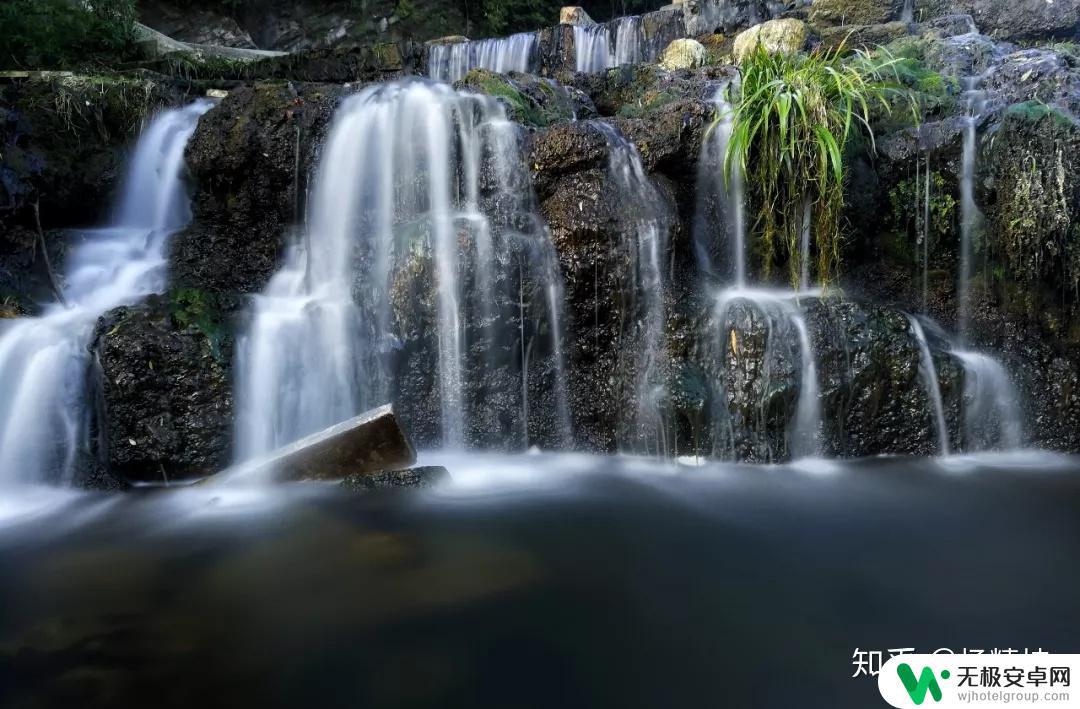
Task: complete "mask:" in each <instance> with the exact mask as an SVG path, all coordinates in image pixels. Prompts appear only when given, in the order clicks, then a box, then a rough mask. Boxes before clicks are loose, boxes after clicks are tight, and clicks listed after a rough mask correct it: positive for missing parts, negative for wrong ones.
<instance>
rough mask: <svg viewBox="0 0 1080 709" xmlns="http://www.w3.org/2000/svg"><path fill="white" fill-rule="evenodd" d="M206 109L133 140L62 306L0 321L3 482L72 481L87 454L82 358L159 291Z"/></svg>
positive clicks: (87, 234)
mask: <svg viewBox="0 0 1080 709" xmlns="http://www.w3.org/2000/svg"><path fill="white" fill-rule="evenodd" d="M212 106H213V104H212V103H210V102H209V101H197V102H195V103H193V104H191V105H189V106H187V107H186V108H182V109H177V110H170V111H164V112H163V113H161V114H160V115H158V116H157V117H156V118H154V119H153V121H151V122H150V124H149V125H148V126H147V128H146V130H145V131H143V134H142V135H141V136H140V138H139V141H138V145H137V146H136V147H135V151H134V153H133V155H132V158H131V161H130V163H129V165H128V168H127V175H126V178H125V181H124V187H123V191H122V193H121V198H120V202H119V205H118V207H117V209H116V213H115V216H114V217H113V219H112V224H111V225H110V226H108V227H106V228H103V229H96V230H87V231H83V232H80V233H79V237H80V241H79V242H78V245H77V246H76V247H75V249H74V250H73V252H72V253H71V255H70V256H69V258H68V263H67V266H66V269H65V273H64V278H63V283H64V287H63V293H64V299H65V300H66V302H67V305H66V306H64V305H60V304H55V305H51V306H48V307H47V308H46V309H45V312H44V313H43V314H42V315H41V316H40V317H36V318H24V319H16V320H12V321H8V322H6V323H4V322H3V321H0V483H15V482H19V483H69V482H71V480H72V477H73V476H74V473H75V469H76V467H77V464H78V462H79V456H80V455H87V454H88V453H89V438H88V437H89V433H90V424H91V418H92V415H93V411H92V409H93V407H92V405H91V397H90V396H89V392H88V388H89V383H88V377H89V376H90V370H91V367H92V366H93V365H92V360H93V357H92V354H91V352H90V350H89V347H90V345H91V340H92V338H93V334H94V327H95V326H96V324H97V320H98V318H99V317H100V316H101V315H103V314H104V313H105V312H107V311H108V310H111V309H113V308H116V307H119V306H121V305H130V304H132V303H135V302H137V301H138V300H139V299H141V298H143V297H145V296H147V295H150V294H152V293H160V292H161V291H163V290H164V289H165V285H166V283H165V277H166V268H165V266H166V254H165V247H166V242H167V240H168V237H169V235H170V234H172V233H173V232H175V231H176V230H178V229H180V228H181V227H183V226H184V225H185V224H186V223H187V222H188V220H189V219H190V218H191V213H190V208H189V206H188V199H187V194H186V192H185V189H184V184H183V180H182V177H183V170H184V148H185V147H186V145H187V142H188V139H189V138H190V137H191V135H192V133H194V132H195V127H196V125H197V123H198V121H199V117H200V116H202V114H204V113H205V112H206V111H208V110H209V109H210V108H211V107H212Z"/></svg>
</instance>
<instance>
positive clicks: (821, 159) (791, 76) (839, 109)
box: [725, 47, 898, 285]
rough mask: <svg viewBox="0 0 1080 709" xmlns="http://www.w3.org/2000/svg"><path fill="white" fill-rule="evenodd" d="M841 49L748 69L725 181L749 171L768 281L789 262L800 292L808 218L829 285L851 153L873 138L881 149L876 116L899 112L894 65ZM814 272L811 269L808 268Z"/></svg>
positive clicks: (761, 61)
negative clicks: (852, 144)
mask: <svg viewBox="0 0 1080 709" xmlns="http://www.w3.org/2000/svg"><path fill="white" fill-rule="evenodd" d="M842 50H843V48H842V47H838V48H836V49H835V50H831V51H814V52H811V53H810V54H795V53H792V54H780V53H778V54H770V53H768V52H767V51H765V50H763V49H760V48H759V49H758V50H756V51H755V52H754V53H752V54H751V55H750V56H748V57H747V58H746V59H745V60H744V62H743V65H742V86H741V95H740V97H739V100H738V103H737V105H736V107H735V116H734V128H733V131H732V136H731V140H730V141H729V142H728V150H727V155H726V160H725V174H729V175H730V174H731V170H732V169H733V168H735V167H737V168H738V169H741V170H743V171H744V173H745V175H746V184H747V185H750V186H751V194H750V199H751V203H750V204H751V209H752V211H751V213H752V215H753V218H754V220H755V234H756V235H757V237H758V243H759V244H760V252H761V256H762V258H763V267H764V272H765V276H766V277H768V276H769V275H770V274H771V270H772V267H773V265H774V262H775V261H776V260H777V258H778V256H786V257H787V263H788V270H789V276H790V280H791V282H792V284H793V285H798V283H799V277H800V270H801V265H802V262H801V256H800V249H799V242H800V237H801V235H802V231H803V228H804V210H806V208H807V206H809V217H810V218H809V226H810V229H811V233H812V234H813V241H814V247H815V249H816V252H817V269H816V270H817V277H818V279H819V280H820V281H821V283H822V284H828V283H829V281H830V280H831V279H832V278H833V277H834V276H835V275H836V272H837V269H838V268H839V261H840V242H841V226H840V215H841V212H842V210H843V206H844V175H845V172H844V150H845V147H846V146H847V144H848V141H849V139H851V138H852V137H854V136H855V135H859V134H865V135H866V136H867V137H868V138H869V146H870V149H871V150H872V149H873V145H874V142H873V141H874V139H873V131H872V130H871V128H870V122H869V120H870V107H871V105H872V104H876V105H879V106H881V107H882V109H884V110H886V111H887V110H890V106H889V102H888V100H887V98H888V96H889V94H890V93H891V92H893V91H896V90H898V89H897V85H896V83H895V76H893V77H892V78H893V79H894V80H893V81H892V82H886V81H884V78H885V76H886V75H887V73H888V72H889V70H890V69H891V68H892V66H893V64H895V60H892V59H889V60H885V61H880V60H879V61H875V60H872V59H871V58H870V57H869V56H867V55H865V54H862V53H860V54H858V55H857V58H858V61H851V62H845V61H843V60H842V59H841V56H840V52H841V51H842ZM808 267H809V265H808Z"/></svg>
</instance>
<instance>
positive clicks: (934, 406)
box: [908, 316, 949, 455]
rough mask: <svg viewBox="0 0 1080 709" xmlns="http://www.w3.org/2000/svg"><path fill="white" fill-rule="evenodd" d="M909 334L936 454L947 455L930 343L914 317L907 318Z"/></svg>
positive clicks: (947, 444) (947, 437) (943, 407)
mask: <svg viewBox="0 0 1080 709" xmlns="http://www.w3.org/2000/svg"><path fill="white" fill-rule="evenodd" d="M908 321H909V322H910V323H911V333H912V335H914V337H915V342H916V344H917V345H918V348H919V376H920V377H921V378H922V380H923V386H924V387H926V396H927V397H928V398H929V399H930V406H931V412H932V414H933V417H934V426H935V429H936V431H937V441H938V454H939V455H949V428H948V426H947V424H946V423H945V405H944V404H943V403H942V400H941V386H940V384H939V383H938V377H937V369H936V368H935V367H934V358H933V356H932V355H931V354H930V343H929V342H928V341H927V339H926V333H925V332H924V331H923V327H922V324H921V323H920V322H919V319H918V318H916V317H913V316H912V317H909V318H908Z"/></svg>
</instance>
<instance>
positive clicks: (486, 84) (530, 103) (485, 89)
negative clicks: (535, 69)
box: [455, 69, 575, 128]
mask: <svg viewBox="0 0 1080 709" xmlns="http://www.w3.org/2000/svg"><path fill="white" fill-rule="evenodd" d="M455 87H457V88H464V89H472V90H474V91H477V92H479V93H482V94H486V95H488V96H493V97H495V98H497V99H498V100H499V101H500V102H501V103H502V104H503V106H504V107H505V108H506V113H507V116H508V117H509V118H510V119H511V120H514V121H517V122H518V123H523V124H525V125H529V126H534V127H538V128H543V127H545V126H550V125H552V124H554V123H558V122H560V121H568V120H571V119H572V118H573V117H574V114H575V108H574V106H575V103H574V97H573V96H572V95H571V94H570V93H569V92H570V91H571V90H570V89H566V88H563V87H561V86H558V85H553V84H551V83H548V82H547V81H544V80H541V79H539V78H537V77H535V76H530V75H523V74H522V75H517V74H516V75H514V76H513V77H511V76H508V75H506V74H496V73H495V72H492V71H488V70H487V69H473V70H472V71H470V72H469V73H468V74H466V75H465V78H463V79H461V81H459V82H457V83H456V84H455Z"/></svg>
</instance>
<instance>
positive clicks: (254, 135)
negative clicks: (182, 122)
mask: <svg viewBox="0 0 1080 709" xmlns="http://www.w3.org/2000/svg"><path fill="white" fill-rule="evenodd" d="M342 93H343V92H342V89H341V88H339V87H334V86H320V85H312V84H298V85H296V86H292V85H281V84H255V85H254V86H245V87H242V88H239V89H236V90H234V91H232V92H231V93H230V94H229V96H228V97H227V98H225V99H224V100H223V101H222V103H221V105H220V106H218V107H216V108H215V109H213V110H212V111H210V112H209V113H207V114H206V115H205V116H203V118H202V120H201V121H200V122H199V127H198V129H197V130H196V132H195V135H194V136H192V139H191V142H190V143H189V144H188V148H187V153H186V159H187V164H188V169H189V171H190V173H191V175H192V178H193V179H194V180H195V181H196V183H197V184H198V186H199V189H198V190H197V191H196V192H195V194H194V199H193V203H192V212H193V214H194V220H193V221H192V223H191V226H189V227H188V228H187V229H185V230H183V231H181V232H180V233H179V234H176V235H175V236H174V237H173V238H172V241H171V243H170V252H171V253H170V258H169V263H170V266H171V269H172V273H171V277H172V281H173V282H175V283H176V284H177V285H179V286H181V287H190V288H198V289H202V290H208V291H214V292H224V293H241V294H242V293H257V292H259V291H260V290H262V288H263V287H264V286H265V285H266V282H267V281H268V280H269V279H270V276H271V275H273V273H274V272H275V271H276V270H277V268H278V266H279V265H280V263H281V254H282V251H283V249H284V246H285V244H286V242H287V239H288V238H289V235H290V231H289V230H290V228H291V227H292V226H293V225H295V224H297V223H300V222H301V221H302V216H301V215H302V214H303V212H302V210H303V208H304V205H303V203H302V195H303V194H304V193H305V191H306V187H307V179H308V176H309V175H313V166H314V163H315V149H316V146H317V145H318V144H319V143H320V142H321V138H322V136H323V134H324V133H325V130H326V126H327V124H328V122H329V120H330V116H331V114H332V112H333V109H334V107H335V105H336V103H337V101H338V99H339V97H340V96H341V95H342Z"/></svg>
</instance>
